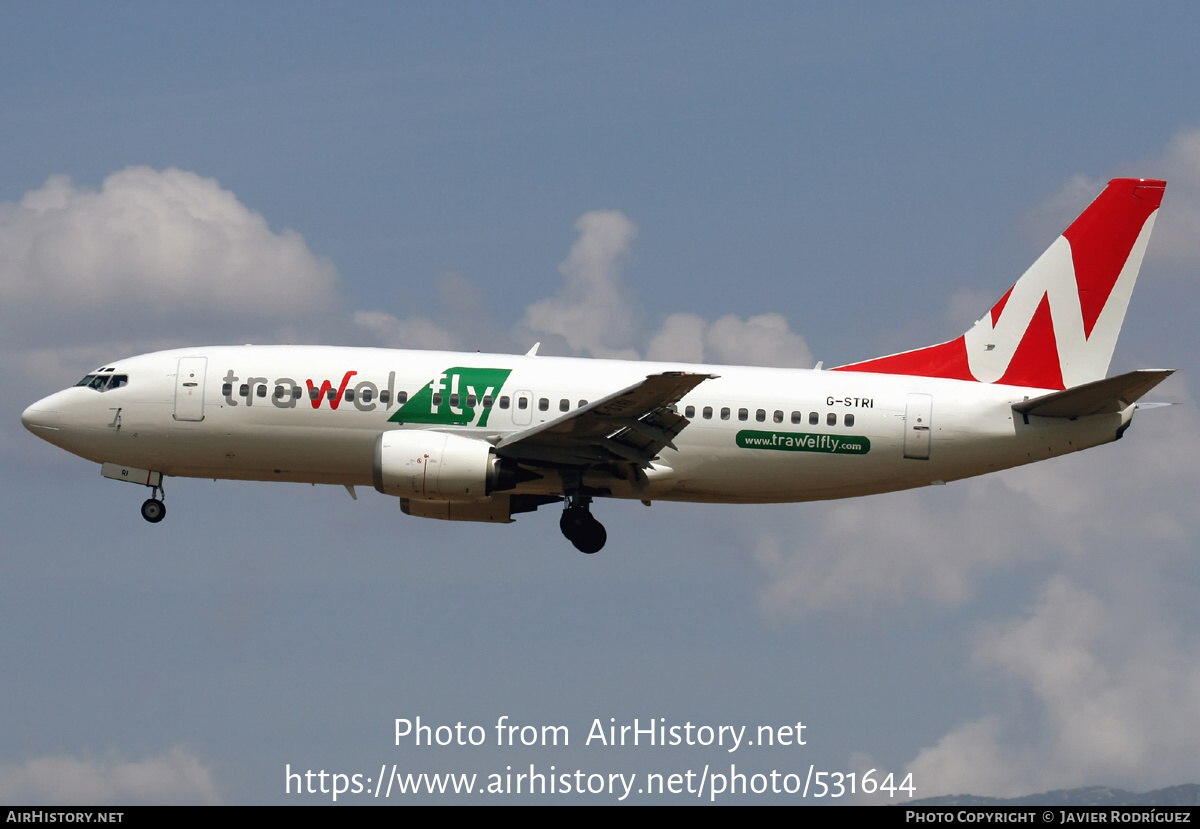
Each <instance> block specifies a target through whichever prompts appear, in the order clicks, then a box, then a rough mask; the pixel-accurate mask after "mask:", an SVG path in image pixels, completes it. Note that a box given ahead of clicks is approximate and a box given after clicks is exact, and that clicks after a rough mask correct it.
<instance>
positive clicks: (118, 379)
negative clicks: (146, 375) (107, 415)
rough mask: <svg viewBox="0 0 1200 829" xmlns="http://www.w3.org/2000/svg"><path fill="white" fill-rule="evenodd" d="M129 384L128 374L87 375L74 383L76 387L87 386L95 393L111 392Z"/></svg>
mask: <svg viewBox="0 0 1200 829" xmlns="http://www.w3.org/2000/svg"><path fill="white" fill-rule="evenodd" d="M128 383H129V375H128V374H89V375H87V376H86V377H84V378H83V379H82V380H80V381H79V382H78V383H76V384H75V385H76V386H87V387H88V388H89V389H95V390H96V391H111V390H112V389H119V388H121V387H122V386H124V385H127V384H128Z"/></svg>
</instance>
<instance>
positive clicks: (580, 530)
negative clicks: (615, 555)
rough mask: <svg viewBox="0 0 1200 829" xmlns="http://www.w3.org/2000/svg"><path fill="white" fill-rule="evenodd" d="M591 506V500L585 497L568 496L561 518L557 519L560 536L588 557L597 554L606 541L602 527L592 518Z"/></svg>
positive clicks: (606, 535) (605, 534)
mask: <svg viewBox="0 0 1200 829" xmlns="http://www.w3.org/2000/svg"><path fill="white" fill-rule="evenodd" d="M591 504H592V499H591V498H589V497H588V496H586V495H572V496H569V497H568V498H567V505H566V507H565V508H564V509H563V513H562V517H561V518H560V519H558V528H559V529H560V530H562V534H563V535H565V536H566V537H567V540H568V541H570V542H571V543H572V544H574V545H575V549H576V550H579V552H581V553H587V554H588V555H591V554H592V553H597V552H599V551H600V550H601V548H603V547H604V542H606V541H608V532H607V531H606V530H605V529H604V525H603V524H601V523H600V522H599V521H597V520H596V519H595V518H593V517H592V510H591Z"/></svg>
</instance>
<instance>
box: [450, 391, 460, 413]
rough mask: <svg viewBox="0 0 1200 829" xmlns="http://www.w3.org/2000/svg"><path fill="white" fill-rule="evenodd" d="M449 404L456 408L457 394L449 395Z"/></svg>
mask: <svg viewBox="0 0 1200 829" xmlns="http://www.w3.org/2000/svg"><path fill="white" fill-rule="evenodd" d="M450 405H451V406H452V407H453V408H455V409H457V408H458V395H457V394H452V395H450Z"/></svg>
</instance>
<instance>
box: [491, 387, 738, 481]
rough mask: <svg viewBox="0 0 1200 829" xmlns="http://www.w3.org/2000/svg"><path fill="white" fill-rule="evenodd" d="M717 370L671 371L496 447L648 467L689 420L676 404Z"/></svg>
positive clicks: (569, 461)
mask: <svg viewBox="0 0 1200 829" xmlns="http://www.w3.org/2000/svg"><path fill="white" fill-rule="evenodd" d="M715 376H716V375H714V374H689V373H687V372H682V371H665V372H663V373H662V374H650V375H647V377H646V379H645V380H643V381H641V382H640V383H635V384H634V385H632V386H630V387H628V388H626V389H622V390H621V391H619V392H616V393H614V394H610V395H608V396H607V397H604V398H601V399H600V400H596V401H593V402H591V403H589V404H587V405H586V406H582V407H581V408H578V409H576V410H575V411H573V412H568V413H566V414H564V415H562V416H561V417H556V418H555V419H554V420H550V421H547V422H546V423H540V424H538V425H537V426H533V427H531V428H529V429H525V430H523V431H520V432H515V433H514V434H511V435H508V436H507V437H505V438H504V439H503V440H501V441H500V442H499V443H498V444H496V453H497V454H498V455H501V456H503V457H507V458H514V459H516V460H520V461H526V462H531V463H553V464H566V465H569V466H586V465H590V464H595V463H623V464H624V463H632V464H634V465H635V466H637V467H639V468H642V469H644V468H645V467H647V466H649V465H650V462H651V461H653V460H654V458H655V456H656V455H658V453H659V452H660V451H662V449H663V447H665V446H669V447H671V448H672V449H674V448H675V444H674V443H673V442H672V441H673V440H674V439H675V436H676V435H678V434H679V433H680V432H681V431H683V428H684V427H685V426H687V425H688V422H689V421H688V420H687V418H685V417H683V416H682V415H679V414H677V413H676V412H675V411H673V410H672V407H673V406H674V405H675V404H676V403H678V402H679V400H680V399H681V398H682V397H683V396H684V395H685V394H687V393H688V392H690V391H691V390H692V389H694V388H696V386H698V385H700V384H701V383H703V382H704V381H705V380H708V379H711V378H713V377H715Z"/></svg>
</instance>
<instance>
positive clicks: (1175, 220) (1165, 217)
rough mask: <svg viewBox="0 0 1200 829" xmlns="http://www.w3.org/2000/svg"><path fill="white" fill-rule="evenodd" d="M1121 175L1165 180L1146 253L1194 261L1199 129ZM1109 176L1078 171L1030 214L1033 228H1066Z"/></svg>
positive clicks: (1198, 244)
mask: <svg viewBox="0 0 1200 829" xmlns="http://www.w3.org/2000/svg"><path fill="white" fill-rule="evenodd" d="M1119 175H1128V176H1135V177H1141V178H1161V179H1165V180H1166V182H1167V193H1166V196H1165V197H1164V198H1163V210H1162V211H1160V213H1159V215H1158V218H1157V219H1156V220H1155V224H1154V237H1153V239H1152V240H1151V243H1150V248H1149V250H1148V252H1147V256H1148V257H1150V258H1152V259H1165V260H1172V261H1175V262H1186V263H1192V262H1194V261H1195V260H1196V258H1197V257H1200V234H1197V233H1196V228H1197V227H1200V128H1198V127H1188V128H1187V129H1184V130H1181V131H1180V132H1179V133H1177V134H1176V135H1175V137H1174V138H1173V139H1172V140H1171V142H1170V143H1169V144H1168V145H1167V148H1166V149H1165V150H1164V151H1163V152H1162V153H1161V154H1160V155H1158V156H1155V157H1152V158H1147V159H1143V160H1142V161H1139V162H1136V163H1133V164H1129V165H1124V166H1123V169H1122V172H1121V173H1119ZM1104 184H1105V179H1103V178H1093V177H1091V176H1086V175H1082V174H1080V175H1075V176H1073V177H1072V178H1071V179H1070V180H1068V181H1067V182H1066V183H1065V184H1064V185H1063V186H1062V187H1061V188H1059V189H1058V191H1056V192H1055V193H1053V194H1052V195H1051V196H1050V198H1048V199H1047V200H1046V201H1045V202H1044V203H1043V204H1041V205H1039V206H1038V207H1037V208H1035V209H1034V210H1033V211H1032V213H1031V216H1032V219H1031V221H1030V222H1029V224H1030V226H1031V227H1032V226H1034V225H1035V224H1037V225H1041V226H1042V228H1043V229H1044V227H1045V226H1047V225H1049V226H1052V227H1056V228H1060V227H1061V228H1065V227H1066V226H1067V223H1069V222H1070V221H1071V220H1073V219H1074V218H1075V217H1076V216H1077V215H1079V212H1080V211H1081V210H1083V208H1084V207H1086V206H1087V205H1088V203H1090V202H1091V200H1092V199H1094V198H1095V197H1096V196H1097V195H1098V194H1099V193H1100V191H1101V190H1103V189H1104Z"/></svg>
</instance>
